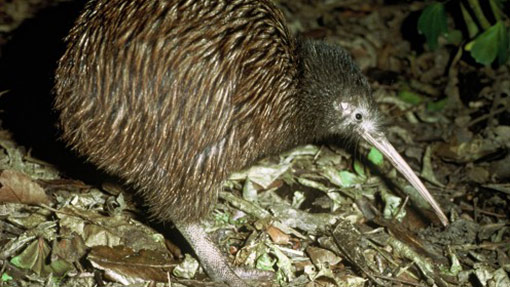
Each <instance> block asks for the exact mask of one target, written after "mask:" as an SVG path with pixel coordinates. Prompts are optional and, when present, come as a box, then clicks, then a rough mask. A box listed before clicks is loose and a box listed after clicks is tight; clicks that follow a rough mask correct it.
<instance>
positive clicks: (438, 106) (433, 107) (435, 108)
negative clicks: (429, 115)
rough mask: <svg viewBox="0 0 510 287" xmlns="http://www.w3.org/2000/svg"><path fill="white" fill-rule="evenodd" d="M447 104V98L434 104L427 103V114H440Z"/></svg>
mask: <svg viewBox="0 0 510 287" xmlns="http://www.w3.org/2000/svg"><path fill="white" fill-rule="evenodd" d="M447 102H448V99H447V98H444V99H442V100H439V101H435V102H428V103H427V111H429V112H440V111H442V110H443V109H444V107H446V103H447Z"/></svg>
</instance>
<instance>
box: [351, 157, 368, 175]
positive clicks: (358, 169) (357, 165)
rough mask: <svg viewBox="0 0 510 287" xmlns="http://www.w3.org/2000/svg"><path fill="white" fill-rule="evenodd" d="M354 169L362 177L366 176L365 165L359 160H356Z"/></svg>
mask: <svg viewBox="0 0 510 287" xmlns="http://www.w3.org/2000/svg"><path fill="white" fill-rule="evenodd" d="M354 171H355V172H356V173H357V174H358V175H359V176H361V177H363V178H366V177H367V175H366V174H365V167H364V166H363V164H362V163H361V162H360V161H359V160H355V161H354Z"/></svg>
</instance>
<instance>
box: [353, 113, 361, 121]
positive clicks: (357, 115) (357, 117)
mask: <svg viewBox="0 0 510 287" xmlns="http://www.w3.org/2000/svg"><path fill="white" fill-rule="evenodd" d="M354 117H355V118H356V120H358V121H361V119H363V116H362V115H361V114H360V113H357V114H355V115H354Z"/></svg>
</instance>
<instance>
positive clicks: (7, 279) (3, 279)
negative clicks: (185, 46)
mask: <svg viewBox="0 0 510 287" xmlns="http://www.w3.org/2000/svg"><path fill="white" fill-rule="evenodd" d="M12 279H14V278H12V277H11V276H10V275H9V274H7V273H4V274H2V279H1V280H2V282H7V281H11V280H12Z"/></svg>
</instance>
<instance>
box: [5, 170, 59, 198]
mask: <svg viewBox="0 0 510 287" xmlns="http://www.w3.org/2000/svg"><path fill="white" fill-rule="evenodd" d="M0 183H1V184H2V186H1V187H0V202H11V203H25V204H41V203H42V204H49V203H50V202H51V200H50V198H49V197H48V196H47V195H46V193H45V192H44V189H43V188H42V187H41V186H40V185H39V184H38V183H37V182H35V181H33V180H32V179H31V178H30V177H29V176H27V175H25V174H24V173H22V172H19V171H16V170H11V169H6V170H4V171H2V173H1V174H0Z"/></svg>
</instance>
